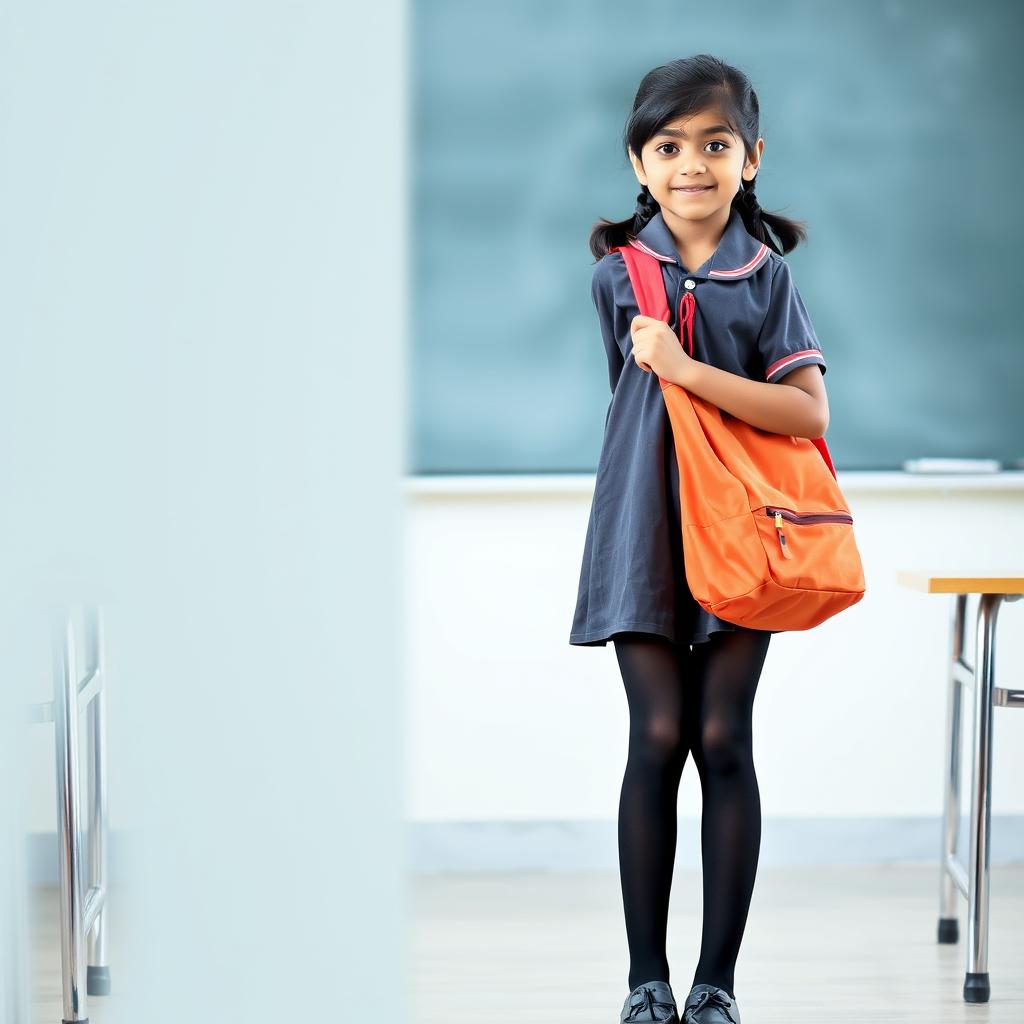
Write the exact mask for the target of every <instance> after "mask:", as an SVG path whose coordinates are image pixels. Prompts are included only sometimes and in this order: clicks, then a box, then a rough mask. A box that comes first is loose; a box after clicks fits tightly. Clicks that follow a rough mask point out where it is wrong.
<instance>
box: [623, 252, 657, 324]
mask: <svg viewBox="0 0 1024 1024" xmlns="http://www.w3.org/2000/svg"><path fill="white" fill-rule="evenodd" d="M611 251H612V252H621V253H622V260H623V262H624V263H625V264H626V270H628V271H629V281H630V284H632V285H633V294H634V295H635V296H636V303H637V305H638V306H639V307H640V312H641V313H642V314H643V315H644V316H652V317H654V318H655V319H657V320H664V321H665V323H669V321H670V320H671V317H670V316H669V311H668V297H667V296H666V295H665V279H664V278H663V277H662V276H661V264H660V263H659V262H658V260H657V259H655V257H653V256H651V255H650V254H649V253H646V252H641V251H640V250H639V249H635V248H634V247H633V246H631V245H617V246H615V247H614V248H613V249H612V250H611Z"/></svg>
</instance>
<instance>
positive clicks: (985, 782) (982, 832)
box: [964, 594, 1002, 1003]
mask: <svg viewBox="0 0 1024 1024" xmlns="http://www.w3.org/2000/svg"><path fill="white" fill-rule="evenodd" d="M1001 602H1002V595H1001V594H982V595H981V599H980V603H979V606H978V626H977V636H976V648H977V651H976V654H975V658H974V727H973V734H974V743H973V758H972V765H971V857H970V865H969V869H968V878H967V881H968V885H967V975H966V977H965V979H964V999H965V1000H966V1001H967V1002H969V1003H987V1002H988V999H989V994H990V987H989V977H988V903H989V898H988V897H989V837H990V834H991V823H992V806H991V804H992V686H993V676H994V674H995V659H996V620H997V618H998V616H999V607H1000V604H1001Z"/></svg>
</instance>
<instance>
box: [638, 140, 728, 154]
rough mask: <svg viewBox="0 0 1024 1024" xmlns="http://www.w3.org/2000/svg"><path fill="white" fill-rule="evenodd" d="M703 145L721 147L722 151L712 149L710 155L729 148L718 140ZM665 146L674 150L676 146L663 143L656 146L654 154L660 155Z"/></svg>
mask: <svg viewBox="0 0 1024 1024" xmlns="http://www.w3.org/2000/svg"><path fill="white" fill-rule="evenodd" d="M705 145H707V146H721V147H722V149H713V150H712V151H711V152H712V153H721V152H722V151H723V150H726V149H728V148H729V147H728V146H727V145H726V144H725V143H724V142H722V141H721V140H720V139H712V140H711V141H710V142H708V143H706V144H705ZM666 146H671V147H672V149H675V148H676V144H675V143H674V142H663V143H662V144H661V145H660V146H658V148H657V149H656V150H655V151H654V152H655V153H660V152H661V151H662V150H663V149H664V148H665V147H666ZM664 155H665V156H671V154H670V153H666V154H664Z"/></svg>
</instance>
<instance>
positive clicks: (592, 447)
mask: <svg viewBox="0 0 1024 1024" xmlns="http://www.w3.org/2000/svg"><path fill="white" fill-rule="evenodd" d="M1022 23H1024V5H1018V4H1015V3H1011V2H990V3H986V4H980V5H972V6H967V5H964V4H962V3H953V2H945V0H943V2H936V3H928V2H918V3H911V2H899V0H891V2H879V0H868V2H865V3H858V4H856V5H847V4H820V3H814V2H810V0H806V2H801V0H777V2H775V3H773V4H762V3H753V2H747V0H733V2H732V3H731V4H730V5H729V9H728V12H725V11H724V10H723V9H722V7H721V5H715V4H709V5H706V7H705V8H703V9H702V8H701V7H700V5H696V4H680V3H678V2H667V0H663V2H649V3H643V2H638V3H628V4H627V3H622V2H621V0H616V2H573V3H565V4H550V3H541V2H540V0H525V2H517V3H514V4H500V5H499V4H487V3H483V4H481V3H473V2H469V0H460V2H456V0H430V2H429V3H418V4H416V5H415V6H414V10H413V30H412V39H411V43H412V58H413V70H412V90H411V104H412V111H411V118H412V137H411V145H412V156H413V167H412V168H411V170H412V174H413V182H414V183H413V187H412V195H411V209H412V218H413V223H412V227H413V257H412V265H411V287H412V297H411V310H410V324H411V329H412V346H411V353H410V356H411V360H410V366H409V378H408V379H409V392H408V393H409V397H410V403H411V405H410V417H409V425H410V438H409V452H410V465H409V467H408V469H409V471H410V472H413V473H424V474H428V473H477V472H481V473H483V472H487V473H493V472H507V473H536V472H586V471H592V470H593V469H594V468H595V466H596V464H597V457H598V453H599V450H600V444H601V434H602V430H603V427H604V416H605V411H606V409H607V405H608V400H609V397H610V396H609V392H608V380H607V371H606V367H605V363H604V350H603V347H602V344H601V339H600V334H599V332H598V328H597V320H596V315H595V313H594V309H593V306H592V304H591V299H590V276H591V272H592V257H591V255H590V252H589V249H588V247H587V238H588V235H589V231H590V228H591V226H592V225H593V223H594V222H595V221H596V220H597V219H598V218H599V217H609V218H612V219H621V218H624V217H625V216H627V215H628V214H629V213H630V212H632V210H633V205H634V200H635V196H636V193H637V184H636V179H635V177H634V175H633V172H632V169H631V168H630V166H629V163H628V161H627V159H626V157H625V154H624V153H623V152H622V151H621V149H620V142H619V140H620V139H621V135H622V128H623V124H624V121H625V118H626V116H627V114H628V112H629V108H630V104H631V102H632V98H633V95H634V93H635V90H636V87H637V85H638V83H639V81H640V78H641V77H642V75H643V74H644V73H645V72H646V71H647V70H649V69H650V68H651V67H654V66H656V65H658V64H662V63H665V62H667V61H669V60H672V59H674V58H676V57H680V56H685V55H687V54H691V53H700V52H708V53H713V54H716V55H718V56H720V57H722V58H723V59H724V60H726V61H728V62H730V63H733V64H736V65H737V66H739V67H741V68H743V69H744V70H745V71H746V72H747V74H748V75H750V77H751V79H752V81H753V82H754V87H755V89H756V90H757V92H758V96H759V99H760V102H761V117H762V122H761V134H762V136H763V137H764V139H765V152H764V157H763V161H762V166H761V170H760V172H759V177H758V183H759V184H758V195H759V197H760V199H761V204H762V206H764V207H765V208H766V209H769V210H772V209H774V210H781V211H783V212H785V213H787V214H788V215H790V216H793V217H796V218H798V219H800V220H804V221H806V222H807V225H808V231H809V238H808V242H807V243H806V244H805V245H802V246H800V247H798V248H797V249H796V250H794V251H793V252H792V253H790V254H789V256H788V257H787V260H788V261H789V263H790V266H791V267H792V268H793V276H794V279H795V281H796V282H797V284H798V286H799V288H800V291H801V294H802V295H803V297H804V301H805V302H806V304H807V307H808V310H809V312H810V314H811V317H812V319H813V321H814V324H815V327H816V329H817V332H818V336H819V338H820V339H821V343H822V349H823V351H824V352H825V355H826V358H827V359H828V373H827V374H826V377H825V383H826V385H827V387H828V391H829V402H830V410H831V422H830V425H829V430H828V434H827V439H828V443H829V446H830V449H831V451H832V454H833V457H834V459H835V461H836V464H837V468H839V469H896V468H899V467H900V465H901V464H902V462H903V460H904V459H908V458H914V457H918V456H965V457H990V458H998V459H1001V460H1003V461H1005V462H1011V461H1013V460H1016V459H1018V458H1020V457H1021V456H1022V455H1024V429H1022V428H1024V403H1022V401H1021V399H1022V397H1024V360H1022V358H1021V353H1022V345H1021V340H1020V335H1021V315H1020V312H1019V310H1020V307H1019V301H1020V297H1021V295H1024V284H1022V283H1021V282H1020V279H1019V278H1020V266H1021V260H1020V249H1021V231H1020V228H1021V213H1020V210H1021V199H1020V193H1019V190H1018V189H1017V185H1016V182H1017V181H1018V173H1019V172H1018V169H1019V167H1020V166H1021V157H1022V155H1024V153H1022V149H1024V145H1022V135H1021V133H1020V131H1019V130H1018V126H1019V119H1018V117H1017V111H1018V105H1019V103H1020V101H1021V86H1020V83H1019V74H1018V72H1017V70H1016V69H1017V67H1018V53H1017V50H1018V46H1019V40H1020V39H1021V38H1022V28H1024V24H1022ZM382 130H387V129H386V126H382ZM369 149H372V140H368V151H367V159H368V162H369V167H370V168H371V169H372V166H373V157H372V153H371V152H369Z"/></svg>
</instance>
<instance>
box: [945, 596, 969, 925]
mask: <svg viewBox="0 0 1024 1024" xmlns="http://www.w3.org/2000/svg"><path fill="white" fill-rule="evenodd" d="M966 622H967V595H966V594H954V595H953V613H952V615H951V616H950V628H949V635H950V660H949V678H948V681H947V683H946V764H945V769H946V770H945V782H944V785H943V793H942V846H941V850H940V860H939V929H938V940H939V942H948V943H955V942H957V941H958V939H959V938H960V927H959V922H958V918H957V898H958V896H959V893H958V892H957V889H956V885H955V883H954V882H953V876H952V875H951V874H950V873H949V870H948V868H947V865H948V863H949V859H950V858H951V857H953V856H955V855H956V847H957V835H958V832H959V828H960V748H961V736H962V729H961V726H962V722H963V687H962V686H961V685H960V682H959V680H958V679H957V677H956V672H955V666H956V664H957V662H958V661H960V659H961V658H962V657H963V653H964V638H965V632H964V630H965V625H966Z"/></svg>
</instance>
